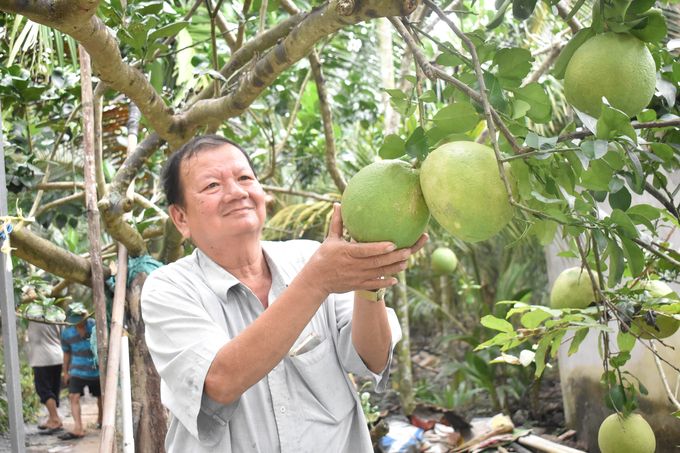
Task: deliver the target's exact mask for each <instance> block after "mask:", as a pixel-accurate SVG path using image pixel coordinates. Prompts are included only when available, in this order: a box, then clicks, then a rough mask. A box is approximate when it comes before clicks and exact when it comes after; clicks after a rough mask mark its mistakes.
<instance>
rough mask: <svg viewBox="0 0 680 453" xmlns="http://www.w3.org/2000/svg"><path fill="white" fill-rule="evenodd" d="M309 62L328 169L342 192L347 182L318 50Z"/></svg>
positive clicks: (313, 52) (313, 53) (311, 54)
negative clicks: (337, 148) (336, 141)
mask: <svg viewBox="0 0 680 453" xmlns="http://www.w3.org/2000/svg"><path fill="white" fill-rule="evenodd" d="M309 64H310V66H311V68H312V74H313V75H314V81H315V82H316V92H317V95H318V96H319V108H320V110H321V122H322V124H323V134H324V137H325V138H326V169H327V170H328V172H329V173H330V174H331V178H332V179H333V182H335V186H336V187H337V188H338V190H339V191H340V193H342V192H344V191H345V187H346V186H347V182H346V181H345V178H344V177H343V176H342V172H341V171H340V169H339V168H338V162H337V160H336V158H335V155H336V153H337V150H336V148H335V134H334V133H333V110H332V109H331V99H330V96H329V95H328V90H327V89H326V81H325V80H324V77H323V71H322V70H321V61H320V60H319V55H318V54H317V53H316V51H314V50H313V51H312V53H310V54H309Z"/></svg>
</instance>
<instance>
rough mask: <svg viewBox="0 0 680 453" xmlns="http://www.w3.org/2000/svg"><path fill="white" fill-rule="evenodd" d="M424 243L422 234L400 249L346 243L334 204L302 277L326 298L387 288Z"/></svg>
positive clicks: (372, 244) (338, 209)
mask: <svg viewBox="0 0 680 453" xmlns="http://www.w3.org/2000/svg"><path fill="white" fill-rule="evenodd" d="M426 241H427V235H426V234H424V235H423V236H422V237H421V238H420V239H419V240H418V241H417V242H416V243H415V244H414V245H413V246H412V247H409V248H404V249H399V250H396V249H395V245H394V244H392V243H391V242H371V243H356V242H348V241H346V240H345V239H343V237H342V216H341V215H340V204H338V203H336V204H335V205H334V206H333V216H332V217H331V224H330V229H329V232H328V237H326V240H325V241H324V242H323V244H321V247H319V250H317V251H316V253H315V254H314V255H313V256H312V257H311V259H310V260H309V262H308V263H307V265H305V267H304V269H303V270H302V272H301V274H302V275H303V276H304V278H305V280H306V282H307V284H308V285H309V286H310V287H314V288H318V289H319V290H321V291H323V293H324V294H325V295H328V294H330V293H345V292H349V291H354V290H360V289H368V290H371V289H379V288H388V287H390V286H392V285H394V284H396V283H397V279H396V278H394V277H392V275H394V274H397V273H399V272H400V271H402V270H404V269H406V266H407V264H408V259H409V257H410V256H411V255H412V254H413V253H415V252H417V251H418V250H420V249H421V248H422V247H423V245H425V242H426Z"/></svg>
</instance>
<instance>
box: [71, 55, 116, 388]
mask: <svg viewBox="0 0 680 453" xmlns="http://www.w3.org/2000/svg"><path fill="white" fill-rule="evenodd" d="M78 57H79V60H80V90H81V93H82V94H81V97H82V104H83V109H82V111H83V151H84V157H85V159H84V164H83V167H84V170H85V171H84V173H85V206H86V209H87V237H88V239H89V240H90V265H91V269H92V301H93V303H94V312H95V321H96V322H97V352H98V355H99V381H100V382H101V388H102V389H105V388H106V359H107V357H108V351H107V346H108V342H109V332H108V328H107V323H106V296H105V295H104V272H103V266H102V257H101V253H100V251H101V246H100V245H99V244H100V241H101V237H102V235H101V230H100V225H99V210H98V209H97V185H96V182H95V168H94V167H95V156H94V154H95V149H94V148H95V144H94V136H95V134H94V100H93V93H92V78H91V72H90V56H89V55H88V53H87V51H86V50H85V48H83V47H82V46H78ZM103 396H104V397H105V396H106V395H103Z"/></svg>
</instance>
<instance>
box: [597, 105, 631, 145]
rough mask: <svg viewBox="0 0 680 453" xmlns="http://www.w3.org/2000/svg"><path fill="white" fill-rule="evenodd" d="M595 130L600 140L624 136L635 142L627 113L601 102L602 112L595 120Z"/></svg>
mask: <svg viewBox="0 0 680 453" xmlns="http://www.w3.org/2000/svg"><path fill="white" fill-rule="evenodd" d="M596 131H597V133H596V134H595V136H596V137H597V138H599V139H600V140H609V139H611V138H617V137H621V136H625V137H628V138H630V139H631V140H632V141H633V143H637V135H636V134H635V129H633V126H631V124H630V118H629V117H628V115H626V114H625V113H623V112H622V111H621V110H618V109H615V108H614V107H610V106H608V105H606V104H602V114H601V115H600V118H599V119H598V120H597V126H596Z"/></svg>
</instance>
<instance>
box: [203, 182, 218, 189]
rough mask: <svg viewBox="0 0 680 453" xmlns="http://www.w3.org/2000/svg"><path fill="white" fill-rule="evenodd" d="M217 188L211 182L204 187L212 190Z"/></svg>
mask: <svg viewBox="0 0 680 453" xmlns="http://www.w3.org/2000/svg"><path fill="white" fill-rule="evenodd" d="M217 186H219V184H217V183H216V182H211V183H210V184H208V185H207V186H205V188H206V189H214V188H215V187H217Z"/></svg>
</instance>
